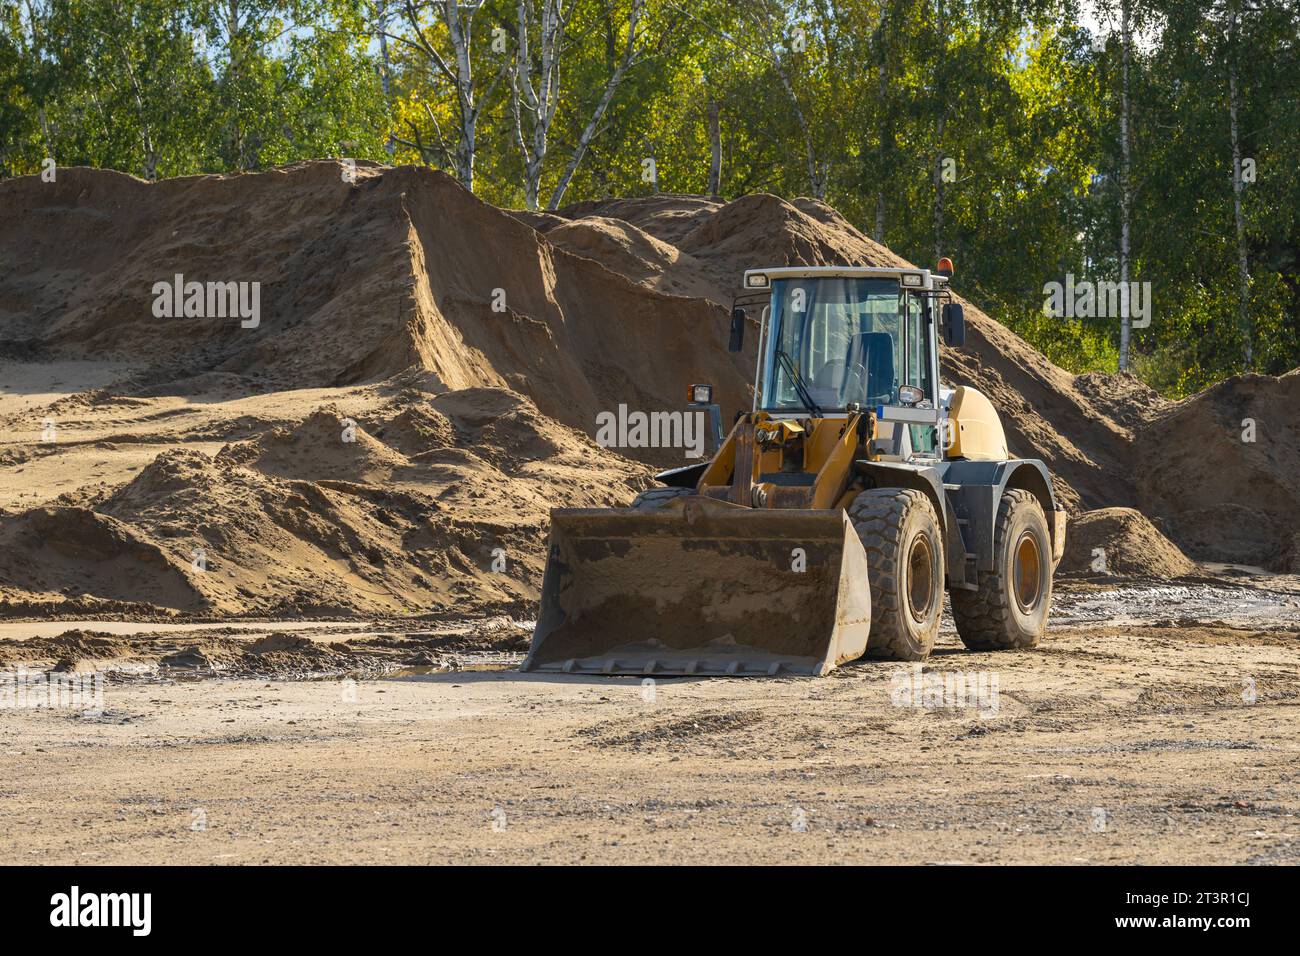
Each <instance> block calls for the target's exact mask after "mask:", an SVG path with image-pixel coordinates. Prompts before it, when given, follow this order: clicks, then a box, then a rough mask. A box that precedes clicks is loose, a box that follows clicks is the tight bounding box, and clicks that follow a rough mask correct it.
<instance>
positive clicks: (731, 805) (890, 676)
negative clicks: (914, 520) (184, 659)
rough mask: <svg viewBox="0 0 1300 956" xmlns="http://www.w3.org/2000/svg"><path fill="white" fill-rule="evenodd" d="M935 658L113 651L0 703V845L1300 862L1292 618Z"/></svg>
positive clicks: (61, 853)
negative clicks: (320, 674) (384, 661)
mask: <svg viewBox="0 0 1300 956" xmlns="http://www.w3.org/2000/svg"><path fill="white" fill-rule="evenodd" d="M1092 597H1095V595H1093V596H1091V597H1090V596H1089V595H1088V594H1084V595H1082V596H1081V597H1080V600H1081V601H1083V602H1084V605H1085V606H1090V605H1087V601H1088V600H1091V599H1092ZM1068 603H1069V602H1068V601H1067V602H1066V604H1068ZM313 634H315V632H313ZM173 636H174V637H176V638H177V639H179V638H180V636H179V635H173ZM188 636H189V635H187V637H188ZM154 637H155V638H157V637H158V635H154ZM313 639H314V640H324V638H322V637H319V636H314V637H313ZM335 639H336V640H337V639H338V637H337V636H336V638H335ZM357 640H360V638H357ZM475 660H479V658H475V657H474V656H473V655H468V656H462V657H461V665H462V666H473V665H474V662H475ZM925 673H926V674H936V675H939V679H940V680H942V681H946V684H944V685H943V686H945V687H946V696H943V697H942V698H939V699H935V698H933V697H931V698H930V699H929V700H927V699H925V698H924V696H920V695H918V699H917V700H916V701H915V703H916V704H921V705H925V704H930V705H938V704H943V705H951V706H912V705H909V703H908V701H907V700H906V696H905V693H903V692H902V691H903V690H904V688H905V687H906V686H909V685H906V684H905V683H904V681H903V680H902V678H903V677H904V675H905V674H906V672H905V671H901V670H900V669H899V668H898V667H897V666H896V665H889V664H862V665H855V666H850V667H847V668H843V669H841V670H840V671H837V672H836V673H835V675H834V676H832V677H828V678H822V679H786V680H703V681H695V680H685V679H678V680H663V681H659V682H658V683H656V684H654V685H653V686H651V687H647V686H644V685H642V684H641V683H640V682H638V681H636V680H626V679H611V678H598V679H594V678H569V677H563V678H557V677H549V676H548V677H540V676H534V675H521V674H519V673H517V672H515V671H513V670H510V671H502V670H460V671H452V672H439V671H437V670H436V669H434V668H418V667H417V668H406V669H402V670H390V671H389V673H388V675H387V676H386V677H383V678H380V679H363V680H359V681H355V682H354V681H352V680H350V679H342V680H340V679H338V678H337V677H330V678H324V679H316V680H302V679H298V680H283V679H276V678H274V677H272V678H271V679H266V678H257V679H222V678H206V679H203V678H186V677H184V676H178V675H177V673H176V672H174V671H166V670H164V671H163V672H157V671H154V672H150V673H147V674H145V675H144V676H142V677H141V678H138V679H131V678H115V679H113V680H111V681H110V682H109V683H108V685H107V687H106V689H105V694H104V712H103V714H102V715H100V716H97V717H86V716H83V715H81V714H79V713H76V712H71V711H68V710H49V709H44V710H7V711H4V712H0V781H3V782H2V783H0V862H2V863H110V862H111V863H141V864H144V863H217V864H220V863H364V864H373V863H425V862H429V863H435V862H437V863H440V862H508V863H540V862H553V863H576V862H607V863H718V862H727V863H758V862H763V863H787V862H788V863H793V862H808V863H814V862H815V863H835V862H870V863H995V862H996V863H1053V864H1086V863H1171V864H1173V863H1176V864H1184V865H1186V864H1212V863H1226V864H1270V863H1296V862H1300V825H1298V824H1297V818H1296V814H1297V812H1300V788H1298V787H1297V781H1298V779H1300V759H1298V758H1300V743H1298V742H1297V735H1296V726H1297V724H1296V716H1297V706H1298V703H1300V629H1295V628H1294V619H1292V624H1291V627H1290V629H1288V627H1287V625H1286V623H1285V622H1274V624H1273V625H1272V626H1271V628H1270V629H1260V628H1258V627H1237V628H1232V627H1226V626H1200V625H1193V624H1183V625H1182V626H1150V625H1145V626H1121V627H1116V626H1058V627H1056V628H1054V629H1053V630H1052V631H1051V632H1050V635H1049V640H1048V641H1047V642H1046V643H1045V644H1044V646H1043V647H1042V648H1041V649H1040V650H1038V651H1034V652H1026V653H1018V654H972V653H968V652H965V651H963V650H962V649H961V648H960V645H959V643H958V642H957V640H956V638H955V635H953V634H952V633H951V632H950V631H948V632H945V634H943V635H942V636H941V638H940V646H939V648H938V650H937V651H936V654H935V656H934V657H933V658H932V659H931V661H930V662H928V663H927V665H926V667H925ZM959 674H960V675H961V676H962V677H963V678H965V679H967V680H968V681H969V683H970V686H971V687H980V688H981V689H982V694H983V696H981V697H979V698H978V699H976V698H975V696H974V694H973V693H968V694H967V698H966V700H965V702H964V703H965V706H962V703H963V702H962V701H961V700H960V699H959V697H958V693H957V689H956V684H955V679H956V677H957V676H958V675H959ZM923 679H924V678H923ZM930 679H931V680H933V678H930ZM993 680H996V695H994V693H993V690H992V687H993V685H992V683H991V682H992V681H993ZM980 681H983V683H982V684H981V683H980ZM910 686H920V685H910Z"/></svg>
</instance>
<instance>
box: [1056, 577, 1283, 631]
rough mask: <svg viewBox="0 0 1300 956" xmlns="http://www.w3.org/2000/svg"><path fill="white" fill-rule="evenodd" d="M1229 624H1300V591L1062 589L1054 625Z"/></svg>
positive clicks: (1199, 587) (1175, 586)
mask: <svg viewBox="0 0 1300 956" xmlns="http://www.w3.org/2000/svg"><path fill="white" fill-rule="evenodd" d="M1164 621H1175V622H1178V623H1180V624H1181V623H1188V624H1206V625H1210V624H1227V625H1235V626H1241V627H1257V628H1259V629H1261V630H1270V629H1282V628H1294V627H1300V594H1295V593H1288V592H1286V591H1273V590H1269V589H1267V588H1249V587H1220V586H1217V585H1213V584H1140V585H1120V586H1118V587H1114V588H1107V589H1106V590H1087V591H1071V590H1064V591H1058V592H1057V593H1056V594H1054V595H1053V596H1052V617H1051V623H1053V624H1120V625H1124V624H1134V625H1136V624H1155V623H1158V622H1164Z"/></svg>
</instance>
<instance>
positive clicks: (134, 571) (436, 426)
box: [0, 389, 647, 617]
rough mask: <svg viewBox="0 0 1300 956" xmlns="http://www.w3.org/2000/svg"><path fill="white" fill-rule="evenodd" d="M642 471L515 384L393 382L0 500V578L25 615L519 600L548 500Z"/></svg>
mask: <svg viewBox="0 0 1300 956" xmlns="http://www.w3.org/2000/svg"><path fill="white" fill-rule="evenodd" d="M370 422H373V423H374V424H373V427H375V429H376V431H377V432H379V433H380V434H382V435H383V436H384V437H385V438H387V439H388V440H389V441H392V442H393V444H392V445H390V444H388V443H386V442H385V441H383V440H381V439H380V438H378V437H375V435H374V434H372V433H371V432H370V431H368V430H367V426H368V424H369V423H370ZM594 469H599V475H600V478H599V481H593V474H595V473H596V472H595V471H594ZM646 477H647V470H646V469H645V468H644V467H643V466H640V465H637V464H635V463H633V462H630V461H627V460H626V459H622V458H619V457H618V456H616V455H613V454H610V453H608V452H606V451H604V450H603V449H600V448H598V447H596V446H595V444H594V443H593V442H592V441H591V440H590V439H587V438H586V437H585V436H583V435H581V434H580V433H577V432H575V431H573V430H571V429H568V428H566V427H565V426H562V425H558V424H556V423H555V422H552V421H549V420H548V419H546V418H545V417H543V416H541V415H540V414H539V413H538V412H537V410H536V408H535V407H534V406H533V405H532V404H531V403H530V402H529V401H528V400H527V399H525V398H523V397H522V396H520V395H517V394H514V393H511V392H508V391H505V390H501V389H474V390H470V391H468V392H451V393H446V394H443V395H440V396H437V397H436V398H430V397H429V396H423V397H422V398H420V399H417V398H416V397H415V396H413V395H412V394H411V393H410V392H409V391H405V392H400V393H399V394H398V395H397V396H396V397H395V398H394V399H393V400H392V401H390V402H388V403H385V404H383V405H381V406H380V407H379V408H378V409H375V410H373V411H371V412H370V414H369V416H368V417H367V419H366V421H357V420H356V419H350V418H347V417H346V416H345V415H343V414H342V413H341V412H339V411H338V409H337V408H335V407H333V406H327V407H323V408H321V409H319V410H317V411H315V412H313V413H312V414H310V415H308V416H307V417H306V418H304V419H303V420H301V421H298V422H295V423H293V424H292V425H290V426H273V427H268V428H267V429H266V430H265V431H264V432H263V433H262V434H260V435H259V436H258V437H256V438H253V439H249V440H244V441H236V442H231V443H227V444H226V445H224V446H223V447H222V448H221V449H220V450H219V451H218V452H217V453H216V454H213V455H208V454H204V453H203V452H200V451H195V450H192V449H187V448H178V449H175V450H171V451H166V452H164V453H162V454H160V455H158V456H157V457H156V458H154V459H153V460H152V462H151V463H150V464H149V465H148V466H147V467H145V468H144V469H143V470H142V471H141V472H140V473H139V474H138V475H137V476H136V477H135V478H134V479H133V480H131V481H129V482H128V483H126V484H124V485H122V486H120V487H117V488H115V489H113V490H111V492H108V493H106V494H104V495H102V496H100V497H98V498H96V499H92V500H90V501H87V502H86V503H85V504H84V505H82V506H77V507H71V506H63V507H56V508H40V509H32V510H29V511H27V512H23V513H19V514H4V515H0V543H2V544H3V548H2V549H0V595H2V596H4V597H5V598H6V599H13V600H15V601H21V603H20V604H16V605H13V606H9V607H7V610H9V611H10V613H26V614H30V613H54V614H87V613H108V612H114V613H141V612H144V611H157V610H163V609H166V610H172V611H180V612H184V613H187V614H190V615H194V616H200V617H221V616H228V615H240V614H252V615H268V616H290V617H299V616H347V615H351V614H357V613H361V614H367V615H411V614H434V615H452V616H458V615H464V616H473V615H479V614H482V613H485V612H486V610H487V609H492V610H495V611H501V610H507V611H513V612H515V613H517V614H519V615H521V616H527V614H528V611H529V609H530V607H531V601H532V600H533V599H534V598H535V595H536V592H537V587H538V586H539V584H540V580H541V571H542V567H543V554H542V552H543V550H544V542H545V535H546V527H547V513H548V510H549V508H550V507H551V505H552V503H554V502H559V501H563V502H570V503H572V504H573V505H574V506H575V507H605V506H610V505H618V504H624V503H626V502H627V500H628V499H629V498H630V497H631V496H632V495H633V494H634V493H635V491H636V490H637V489H638V488H640V487H642V486H643V485H644V484H645V481H646ZM6 603H7V602H6Z"/></svg>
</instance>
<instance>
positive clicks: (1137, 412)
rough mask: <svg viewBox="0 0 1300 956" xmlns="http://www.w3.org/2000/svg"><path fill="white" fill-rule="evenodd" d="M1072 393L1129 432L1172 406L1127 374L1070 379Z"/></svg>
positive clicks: (1092, 373)
mask: <svg viewBox="0 0 1300 956" xmlns="http://www.w3.org/2000/svg"><path fill="white" fill-rule="evenodd" d="M1074 390H1075V391H1076V392H1078V393H1080V394H1081V395H1084V396H1085V397H1087V399H1088V401H1089V402H1091V403H1092V406H1093V407H1094V408H1096V409H1098V410H1099V411H1101V412H1102V413H1104V414H1105V415H1107V416H1109V417H1110V419H1111V420H1112V421H1115V422H1117V423H1119V424H1120V425H1122V426H1123V427H1124V428H1127V429H1129V430H1130V431H1132V430H1133V429H1135V428H1140V427H1142V426H1143V425H1145V424H1147V423H1148V422H1151V421H1153V420H1154V419H1156V418H1159V417H1160V416H1161V415H1163V414H1164V413H1165V412H1167V411H1168V410H1169V408H1170V407H1171V406H1172V405H1173V404H1174V403H1173V402H1171V401H1169V399H1167V398H1165V397H1163V396H1162V395H1161V394H1160V393H1159V392H1157V391H1156V390H1155V389H1153V388H1151V387H1150V386H1148V385H1147V384H1146V383H1145V382H1143V381H1142V380H1141V379H1140V378H1138V377H1137V376H1136V375H1133V374H1131V373H1129V372H1120V373H1118V374H1115V375H1103V374H1102V373H1101V372H1089V373H1088V374H1086V375H1079V376H1077V377H1076V378H1075V380H1074Z"/></svg>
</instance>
